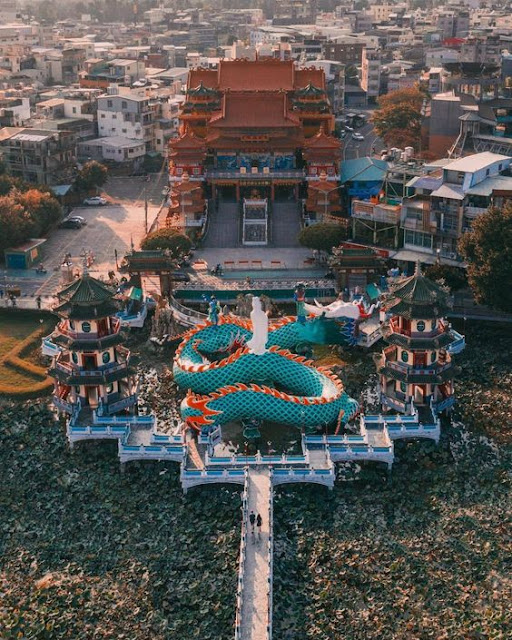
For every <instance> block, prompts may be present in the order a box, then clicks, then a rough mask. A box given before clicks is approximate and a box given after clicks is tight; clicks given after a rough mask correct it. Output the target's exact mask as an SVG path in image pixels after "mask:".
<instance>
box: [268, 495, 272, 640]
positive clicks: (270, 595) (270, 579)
mask: <svg viewBox="0 0 512 640" xmlns="http://www.w3.org/2000/svg"><path fill="white" fill-rule="evenodd" d="M273 590H274V490H273V489H272V484H271V485H270V499H269V504H268V604H267V607H268V625H267V640H272V613H273V608H274V605H273Z"/></svg>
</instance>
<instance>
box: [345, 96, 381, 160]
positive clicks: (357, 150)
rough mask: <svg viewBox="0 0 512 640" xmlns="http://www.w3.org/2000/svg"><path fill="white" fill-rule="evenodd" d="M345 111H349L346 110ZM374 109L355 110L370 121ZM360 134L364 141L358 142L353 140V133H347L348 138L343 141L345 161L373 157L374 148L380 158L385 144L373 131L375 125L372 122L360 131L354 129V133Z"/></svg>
mask: <svg viewBox="0 0 512 640" xmlns="http://www.w3.org/2000/svg"><path fill="white" fill-rule="evenodd" d="M345 111H349V110H348V109H345ZM373 111H374V109H354V112H356V113H364V114H365V115H366V116H367V118H368V120H369V119H370V117H371V115H372V113H373ZM356 132H357V133H360V134H361V135H363V136H364V140H361V141H358V140H353V139H352V132H351V131H347V136H346V138H345V139H344V140H343V143H344V148H343V160H352V159H353V158H364V157H365V156H371V155H372V148H375V151H376V152H377V154H378V155H379V156H380V153H379V152H380V151H381V150H382V149H384V148H385V147H384V142H383V141H382V140H381V139H380V138H379V136H378V135H377V134H376V133H375V131H374V130H373V125H372V124H371V122H368V123H367V124H365V126H364V127H361V128H360V129H354V133H356Z"/></svg>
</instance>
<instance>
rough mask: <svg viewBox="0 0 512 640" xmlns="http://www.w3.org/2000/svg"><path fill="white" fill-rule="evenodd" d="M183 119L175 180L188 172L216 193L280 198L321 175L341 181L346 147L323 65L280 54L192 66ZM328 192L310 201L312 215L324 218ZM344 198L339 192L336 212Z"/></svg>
mask: <svg viewBox="0 0 512 640" xmlns="http://www.w3.org/2000/svg"><path fill="white" fill-rule="evenodd" d="M180 121H181V135H180V137H179V138H176V139H175V140H172V141H171V143H170V152H169V160H170V163H169V164H170V181H171V183H172V184H174V185H175V186H176V185H178V184H180V183H181V182H182V181H183V177H184V176H185V175H188V176H189V178H190V181H192V182H197V183H199V185H201V187H203V188H204V187H206V186H207V187H208V190H207V191H206V190H205V191H204V193H205V194H206V193H207V192H208V193H209V194H210V193H211V196H212V197H213V198H214V199H215V198H216V197H217V196H219V195H220V196H221V197H227V198H231V199H236V201H238V202H241V201H242V200H243V199H249V200H250V199H252V198H256V199H267V200H268V201H269V202H272V201H273V200H274V199H278V198H283V197H284V198H289V199H295V200H298V198H299V195H300V197H303V196H304V194H305V191H306V190H307V188H308V187H307V185H308V184H309V181H311V182H313V183H314V184H315V185H316V183H317V182H318V180H319V176H322V182H328V183H329V185H330V188H332V187H335V186H336V185H337V180H338V179H339V171H340V161H341V148H340V141H339V140H338V139H336V138H335V137H334V136H333V135H332V133H333V130H334V116H333V113H332V110H331V106H330V104H329V101H328V98H327V94H326V81H325V75H324V72H323V70H321V69H316V68H314V67H308V68H298V67H296V65H295V63H294V61H292V60H289V61H281V60H276V59H272V58H265V59H257V60H254V61H250V60H221V61H220V62H219V64H218V66H217V68H216V69H203V68H198V69H191V70H190V73H189V78H188V84H187V92H186V100H185V102H184V103H183V106H182V110H181V113H180ZM204 197H205V196H204ZM324 199H325V198H324ZM324 199H322V198H320V199H319V202H317V200H318V198H316V197H313V198H311V199H310V200H309V201H308V206H310V207H312V210H311V211H310V212H309V213H310V214H311V215H310V217H311V218H312V219H320V218H321V216H322V214H323V212H324V210H325V205H324ZM339 203H340V199H339V192H338V191H336V192H333V194H332V196H330V197H329V205H328V209H329V212H339V210H340V204H339ZM174 206H175V205H174ZM172 215H175V214H172Z"/></svg>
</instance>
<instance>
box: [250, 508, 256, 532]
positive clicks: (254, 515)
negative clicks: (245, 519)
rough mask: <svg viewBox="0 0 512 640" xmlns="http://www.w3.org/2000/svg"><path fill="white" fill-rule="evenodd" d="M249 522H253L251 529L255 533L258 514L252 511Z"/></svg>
mask: <svg viewBox="0 0 512 640" xmlns="http://www.w3.org/2000/svg"><path fill="white" fill-rule="evenodd" d="M249 522H250V523H251V531H252V532H253V533H254V523H255V522H256V514H255V513H254V511H251V513H250V515H249Z"/></svg>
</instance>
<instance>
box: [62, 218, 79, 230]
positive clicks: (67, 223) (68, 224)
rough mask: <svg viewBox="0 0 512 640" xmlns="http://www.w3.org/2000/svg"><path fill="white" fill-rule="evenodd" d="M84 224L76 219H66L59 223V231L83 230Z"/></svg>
mask: <svg viewBox="0 0 512 640" xmlns="http://www.w3.org/2000/svg"><path fill="white" fill-rule="evenodd" d="M81 228H82V223H81V222H80V220H77V219H76V218H65V219H64V220H62V222H60V223H59V229H81Z"/></svg>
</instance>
